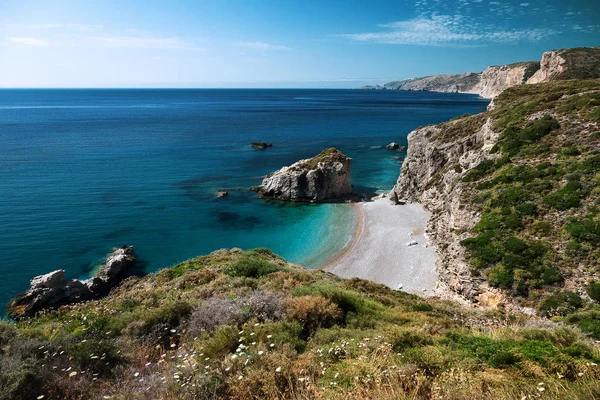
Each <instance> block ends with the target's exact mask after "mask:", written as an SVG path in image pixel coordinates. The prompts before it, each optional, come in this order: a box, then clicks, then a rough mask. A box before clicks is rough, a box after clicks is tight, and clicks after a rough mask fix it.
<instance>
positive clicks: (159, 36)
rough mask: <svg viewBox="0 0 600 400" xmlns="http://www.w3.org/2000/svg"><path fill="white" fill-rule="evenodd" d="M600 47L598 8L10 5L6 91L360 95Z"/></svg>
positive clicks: (1, 60) (582, 2)
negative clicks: (355, 91) (367, 89)
mask: <svg viewBox="0 0 600 400" xmlns="http://www.w3.org/2000/svg"><path fill="white" fill-rule="evenodd" d="M581 46H600V0H568V1H567V0H560V1H557V0H515V1H505V0H416V1H415V0H411V1H408V0H396V1H387V0H367V1H357V0H335V1H334V0H319V1H317V0H189V1H187V0H171V1H159V0H105V1H104V0H96V1H94V0H0V87H206V88H257V87H264V88H270V87H289V88H296V87H298V88H351V87H359V86H362V85H365V84H369V85H374V84H383V83H385V82H389V81H392V80H400V79H408V78H412V77H418V76H426V75H435V74H442V73H462V72H467V71H472V72H477V71H481V70H483V69H485V67H486V66H488V65H501V64H508V63H512V62H517V61H527V60H539V59H540V58H541V55H542V53H543V52H544V51H547V50H552V49H558V48H565V47H581Z"/></svg>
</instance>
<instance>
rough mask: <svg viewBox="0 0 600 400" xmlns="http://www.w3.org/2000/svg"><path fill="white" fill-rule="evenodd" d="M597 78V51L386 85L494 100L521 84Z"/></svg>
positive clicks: (599, 63)
mask: <svg viewBox="0 0 600 400" xmlns="http://www.w3.org/2000/svg"><path fill="white" fill-rule="evenodd" d="M596 78H600V47H589V48H574V49H562V50H553V51H548V52H545V53H544V54H543V55H542V61H541V62H534V61H531V62H520V63H514V64H509V65H502V66H492V67H487V68H486V69H485V71H483V72H481V73H473V72H467V73H464V74H455V75H435V76H426V77H423V78H413V79H407V80H403V81H394V82H389V83H386V84H385V85H384V88H385V89H389V90H427V91H432V92H459V93H473V94H479V95H480V96H481V97H485V98H489V99H493V98H494V97H496V96H497V95H499V94H500V93H502V92H503V91H504V90H506V89H508V88H510V87H513V86H516V85H522V84H525V83H527V84H534V83H542V82H550V81H555V80H567V79H596Z"/></svg>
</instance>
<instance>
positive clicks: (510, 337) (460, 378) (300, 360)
mask: <svg viewBox="0 0 600 400" xmlns="http://www.w3.org/2000/svg"><path fill="white" fill-rule="evenodd" d="M508 246H509V248H510V249H511V251H515V252H519V251H523V244H522V243H520V242H517V241H511V242H510V243H509V244H508ZM248 265H250V266H251V267H248ZM256 266H258V268H255V267H256ZM232 271H234V273H232ZM248 271H252V272H251V273H249V272H248ZM255 271H262V272H265V273H262V272H260V273H256V272H255ZM586 313H587V314H586ZM586 313H583V312H580V313H579V314H572V315H571V316H570V317H569V318H572V319H573V318H577V322H572V323H573V324H576V325H577V324H578V326H579V325H580V326H581V327H582V328H581V329H583V330H587V331H594V329H597V328H596V325H594V322H593V321H595V319H594V318H595V317H596V315H595V314H590V311H586ZM598 313H599V314H600V312H598ZM0 354H1V356H2V360H3V362H2V364H1V365H0V398H15V399H25V398H27V399H31V398H38V396H44V398H45V399H59V398H60V399H63V398H66V399H79V398H113V399H126V398H127V399H143V398H147V397H148V396H152V397H153V398H163V399H173V398H215V397H217V398H236V399H251V398H281V399H306V398H316V399H346V398H382V399H396V398H411V399H430V398H436V399H437V398H440V396H441V397H442V398H447V399H462V398H494V399H509V398H515V396H518V398H521V397H522V396H533V395H537V394H539V393H540V391H539V387H540V386H539V383H540V382H543V384H544V392H545V395H546V396H548V397H549V398H565V397H569V398H574V399H578V398H581V399H584V398H592V397H593V396H595V395H596V394H598V393H600V381H599V380H598V378H599V377H600V371H599V370H598V369H597V367H596V365H595V364H596V363H597V362H598V361H599V360H600V352H599V351H598V349H597V348H596V347H595V344H594V342H593V341H591V340H590V339H589V338H588V337H587V336H586V335H585V334H583V333H581V332H580V331H579V330H578V329H573V328H565V327H563V326H561V325H560V324H548V323H545V322H543V321H536V320H531V319H530V318H529V317H526V316H520V315H518V314H508V313H505V312H503V311H493V312H492V311H489V312H486V311H476V310H474V309H470V308H463V307H462V306H459V305H457V304H454V303H451V302H446V301H441V300H436V299H422V298H419V297H417V296H413V295H409V294H406V293H402V292H398V291H394V290H391V289H389V288H387V287H384V286H382V285H378V284H375V283H372V282H368V281H363V280H360V279H351V280H344V279H339V278H336V277H334V276H332V275H330V274H327V273H325V272H321V271H307V270H303V269H300V268H297V267H294V266H292V265H290V264H287V263H286V262H285V261H284V260H282V259H281V258H279V257H277V256H276V255H274V254H273V253H271V252H270V251H268V250H265V249H257V250H254V251H247V252H242V251H241V250H235V249H234V250H231V251H226V250H220V251H218V252H215V253H213V254H211V255H210V256H205V257H199V258H196V259H193V260H190V261H187V262H185V263H182V264H180V265H177V266H175V267H173V268H172V269H167V270H164V271H161V272H158V273H156V274H151V275H148V276H145V277H142V278H132V279H130V280H128V281H126V282H124V284H123V285H122V286H120V287H119V288H116V289H115V290H114V291H113V292H112V293H111V294H110V295H109V296H108V297H106V298H104V299H101V300H97V301H92V302H88V303H84V304H80V305H77V306H66V307H62V308H61V309H59V310H56V311H52V312H47V313H44V314H42V315H39V316H37V317H35V318H32V319H30V320H25V321H21V322H17V323H11V322H2V323H0Z"/></svg>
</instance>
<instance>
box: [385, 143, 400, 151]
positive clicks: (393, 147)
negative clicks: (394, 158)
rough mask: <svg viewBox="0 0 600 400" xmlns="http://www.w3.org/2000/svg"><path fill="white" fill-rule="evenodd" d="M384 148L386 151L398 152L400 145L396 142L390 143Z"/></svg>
mask: <svg viewBox="0 0 600 400" xmlns="http://www.w3.org/2000/svg"><path fill="white" fill-rule="evenodd" d="M386 147H387V149H388V150H398V149H399V148H400V145H399V144H398V143H396V142H392V143H390V144H388V145H387V146H386Z"/></svg>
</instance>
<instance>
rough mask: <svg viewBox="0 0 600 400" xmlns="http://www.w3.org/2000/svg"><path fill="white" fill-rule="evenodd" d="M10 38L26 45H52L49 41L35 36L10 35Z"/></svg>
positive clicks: (14, 41)
mask: <svg viewBox="0 0 600 400" xmlns="http://www.w3.org/2000/svg"><path fill="white" fill-rule="evenodd" d="M8 40H9V41H11V42H13V43H18V44H24V45H26V46H50V43H48V42H47V41H45V40H42V39H38V38H34V37H9V38H8Z"/></svg>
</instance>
